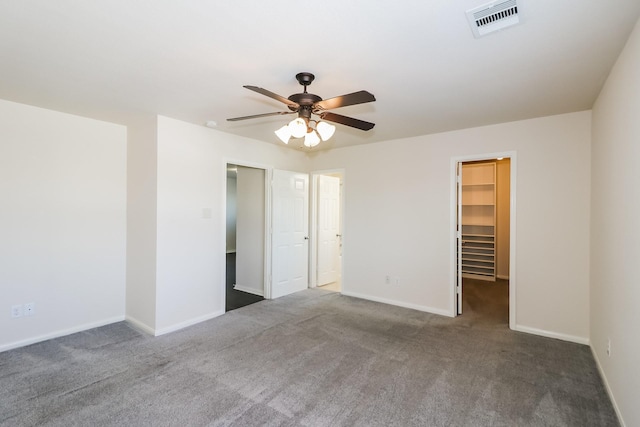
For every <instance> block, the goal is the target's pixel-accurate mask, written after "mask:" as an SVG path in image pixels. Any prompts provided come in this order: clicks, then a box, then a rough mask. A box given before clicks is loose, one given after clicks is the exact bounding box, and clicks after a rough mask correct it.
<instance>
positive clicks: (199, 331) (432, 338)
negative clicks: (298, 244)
mask: <svg viewBox="0 0 640 427" xmlns="http://www.w3.org/2000/svg"><path fill="white" fill-rule="evenodd" d="M483 285H485V288H482V287H479V286H478V284H475V285H474V284H473V283H469V284H467V283H465V307H464V315H463V316H460V317H458V318H455V319H451V318H446V317H442V316H437V315H431V314H427V313H422V312H418V311H413V310H408V309H403V308H399V307H394V306H388V305H383V304H378V303H374V302H369V301H364V300H359V299H356V298H350V297H345V296H341V295H340V294H337V293H331V292H327V291H322V290H317V289H316V290H306V291H303V292H299V293H297V294H293V295H290V296H287V297H283V298H280V299H277V300H265V301H262V302H259V303H256V304H253V305H250V306H247V307H243V308H240V309H237V310H234V311H231V312H229V313H226V314H225V315H223V316H221V317H218V318H216V319H213V320H210V321H207V322H203V323H201V324H198V325H196V326H193V327H190V328H188V329H185V330H182V331H178V332H175V333H172V334H168V335H165V336H161V337H157V338H152V337H148V336H144V335H141V334H140V333H138V332H137V331H135V330H133V329H131V328H130V327H128V326H127V324H125V323H117V324H113V325H110V326H106V327H102V328H97V329H93V330H90V331H86V332H82V333H78V334H74V335H70V336H68V337H63V338H59V339H54V340H50V341H47V342H43V343H39V344H35V345H31V346H28V347H24V348H21V349H16V350H12V351H8V352H4V353H0V425H2V426H32V425H51V426H72V425H73V426H106V425H119V426H178V425H180V426H205V425H212V426H226V425H234V426H256V425H268V426H328V425H334V426H489V425H491V426H615V425H618V424H617V421H616V418H615V413H614V411H613V408H612V406H611V403H610V401H609V400H608V398H607V395H606V393H605V390H604V388H603V385H602V382H601V380H600V378H599V376H598V373H597V369H596V366H595V363H594V360H593V357H592V355H591V352H590V349H589V348H588V347H587V346H583V345H578V344H572V343H567V342H562V341H558V340H553V339H547V338H542V337H537V336H533V335H527V334H522V333H517V332H512V331H510V330H509V329H508V328H507V325H506V319H505V318H504V314H505V312H504V302H503V303H502V305H501V304H500V303H495V304H497V305H495V306H492V304H494V303H493V302H485V303H483V298H486V297H487V295H489V293H486V292H485V291H487V290H488V291H487V292H495V293H496V295H499V296H501V297H502V298H504V284H501V283H496V284H490V285H488V286H492V288H486V286H487V284H483ZM501 286H502V287H503V291H502V292H501V291H500V289H501V288H500V287H501ZM474 295H475V296H474ZM491 301H493V299H491ZM487 307H488V308H487ZM496 307H501V308H500V310H502V313H501V314H500V313H497V312H496ZM483 310H488V311H490V313H484V314H483Z"/></svg>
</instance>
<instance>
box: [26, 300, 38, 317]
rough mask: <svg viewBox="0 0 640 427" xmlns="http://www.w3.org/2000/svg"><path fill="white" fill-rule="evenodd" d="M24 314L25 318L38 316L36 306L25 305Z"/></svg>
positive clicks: (30, 303)
mask: <svg viewBox="0 0 640 427" xmlns="http://www.w3.org/2000/svg"><path fill="white" fill-rule="evenodd" d="M23 314H24V315H25V316H33V315H34V314H36V304H35V303H33V302H29V303H27V304H25V305H24V311H23Z"/></svg>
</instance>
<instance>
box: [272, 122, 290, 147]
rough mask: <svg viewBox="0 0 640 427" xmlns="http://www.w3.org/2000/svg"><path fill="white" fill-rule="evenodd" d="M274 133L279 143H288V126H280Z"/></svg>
mask: <svg viewBox="0 0 640 427" xmlns="http://www.w3.org/2000/svg"><path fill="white" fill-rule="evenodd" d="M274 133H275V134H276V136H277V137H278V138H280V141H282V142H284V143H285V144H288V143H289V139H290V138H291V129H290V127H289V125H288V124H287V125H284V126H282V127H281V128H280V129H278V130H277V131H275V132H274Z"/></svg>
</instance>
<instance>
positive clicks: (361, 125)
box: [320, 112, 375, 130]
mask: <svg viewBox="0 0 640 427" xmlns="http://www.w3.org/2000/svg"><path fill="white" fill-rule="evenodd" d="M320 117H321V118H322V119H323V120H326V121H328V122H334V123H339V124H341V125H345V126H351V127H352V128H356V129H360V130H371V129H373V127H374V126H375V123H370V122H365V121H364V120H359V119H354V118H353V117H347V116H343V115H340V114H336V113H329V112H324V113H321V114H320Z"/></svg>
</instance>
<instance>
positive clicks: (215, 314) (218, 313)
mask: <svg viewBox="0 0 640 427" xmlns="http://www.w3.org/2000/svg"><path fill="white" fill-rule="evenodd" d="M224 313H225V311H224V310H221V311H215V312H213V313H209V314H205V315H204V316H199V317H194V318H193V319H189V320H185V321H184V322H180V323H176V324H175V325H171V326H167V327H166V328H162V329H155V330H154V332H153V335H154V336H156V337H157V336H160V335H164V334H168V333H170V332H175V331H179V330H180V329H184V328H188V327H189V326H193V325H195V324H198V323H201V322H204V321H207V320H210V319H213V318H216V317H218V316H222V315H223V314H224Z"/></svg>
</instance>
